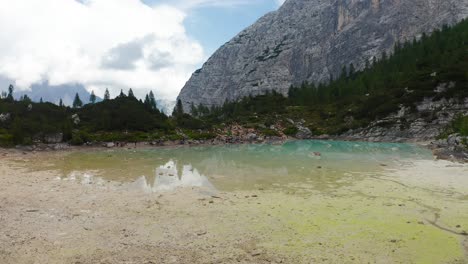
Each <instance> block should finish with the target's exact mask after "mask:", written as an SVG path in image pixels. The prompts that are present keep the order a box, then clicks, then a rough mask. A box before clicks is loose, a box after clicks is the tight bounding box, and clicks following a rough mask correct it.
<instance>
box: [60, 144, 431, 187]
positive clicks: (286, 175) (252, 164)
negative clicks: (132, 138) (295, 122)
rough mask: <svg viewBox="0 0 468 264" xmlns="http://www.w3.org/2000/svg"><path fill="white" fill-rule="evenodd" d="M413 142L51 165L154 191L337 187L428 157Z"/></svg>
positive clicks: (236, 149)
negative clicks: (308, 185) (300, 185)
mask: <svg viewBox="0 0 468 264" xmlns="http://www.w3.org/2000/svg"><path fill="white" fill-rule="evenodd" d="M431 159H432V154H431V152H430V151H429V150H427V149H424V148H421V147H419V146H416V145H411V144H392V143H364V142H340V141H290V142H286V143H284V144H281V145H270V144H259V145H226V146H199V147H174V148H155V149H131V150H128V149H122V150H121V149H113V150H100V151H91V152H76V153H71V154H69V155H67V156H65V157H64V158H63V159H61V160H60V161H58V162H56V163H55V164H54V167H55V168H58V169H60V170H61V171H62V173H63V175H64V177H66V176H68V175H70V173H73V172H75V173H76V172H85V171H86V172H89V173H90V174H92V175H93V176H99V177H102V178H103V179H105V180H114V181H120V182H132V181H138V182H140V183H141V184H144V185H148V186H147V187H149V186H150V187H151V188H152V189H153V190H155V191H157V190H169V189H172V188H174V187H179V186H188V187H190V186H204V187H209V188H213V189H216V190H221V191H232V190H248V189H258V188H264V189H265V188H267V189H268V188H277V187H284V186H286V185H290V184H293V183H301V182H307V181H309V182H313V183H314V184H313V186H315V187H316V188H317V189H321V190H323V189H327V188H336V187H337V186H340V185H343V184H347V182H348V181H347V180H351V178H353V180H356V177H364V176H365V175H366V174H368V173H374V174H375V173H378V172H379V171H381V170H382V169H388V168H391V167H400V166H404V164H405V162H407V161H408V160H431Z"/></svg>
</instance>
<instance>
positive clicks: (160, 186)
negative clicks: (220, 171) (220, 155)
mask: <svg viewBox="0 0 468 264" xmlns="http://www.w3.org/2000/svg"><path fill="white" fill-rule="evenodd" d="M61 180H65V181H73V182H79V183H81V184H83V185H86V184H95V185H104V184H105V180H104V179H103V178H102V177H96V176H95V175H94V174H93V172H83V173H82V172H79V171H73V172H71V173H70V174H68V175H67V176H66V177H64V178H61ZM128 186H129V187H130V188H131V189H136V190H140V191H143V192H146V193H151V192H162V191H172V190H175V189H177V188H186V187H198V188H203V189H204V190H208V191H215V190H216V189H215V187H214V186H213V185H212V184H211V183H210V181H209V180H208V178H206V177H205V176H204V175H201V174H200V173H199V172H198V171H197V170H196V169H194V168H193V167H192V166H191V165H184V166H183V167H182V173H181V174H179V171H178V169H177V165H176V163H175V162H174V161H172V160H171V161H169V162H167V163H166V164H165V165H163V166H159V167H158V168H157V169H156V170H155V173H154V176H153V177H148V176H141V177H139V178H138V179H137V180H135V181H134V182H132V183H130V184H129V185H128Z"/></svg>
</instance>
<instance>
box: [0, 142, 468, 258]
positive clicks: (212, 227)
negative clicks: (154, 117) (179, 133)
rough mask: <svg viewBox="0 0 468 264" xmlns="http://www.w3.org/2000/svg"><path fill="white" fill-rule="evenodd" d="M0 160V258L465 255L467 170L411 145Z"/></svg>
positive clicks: (15, 155)
mask: <svg viewBox="0 0 468 264" xmlns="http://www.w3.org/2000/svg"><path fill="white" fill-rule="evenodd" d="M288 144H289V145H288ZM366 153H370V154H369V155H368V154H366ZM195 154H196V155H195ZM0 155H1V161H2V162H1V163H0V201H1V203H0V222H1V223H2V225H0V234H1V235H0V259H3V260H4V262H5V263H311V262H312V263H368V262H370V263H466V261H467V260H468V256H467V252H468V251H467V248H466V247H467V238H468V237H467V235H466V232H467V231H468V176H467V175H468V166H467V165H465V164H456V163H451V162H447V161H434V160H432V157H431V156H430V154H428V153H427V152H426V151H425V150H422V149H420V148H418V147H415V146H412V145H405V144H397V145H385V144H384V145H380V144H367V143H346V144H344V145H343V144H341V143H338V144H336V145H334V144H331V145H327V143H324V142H309V143H306V144H303V143H299V142H292V143H287V144H286V145H281V146H269V145H265V146H263V145H262V146H255V145H254V146H248V145H246V146H231V147H228V148H225V147H201V148H191V149H188V148H175V149H168V150H135V151H133V150H132V151H129V150H125V151H123V150H122V151H116V150H110V151H103V150H97V151H87V152H83V151H74V152H50V153H27V154H23V153H21V152H15V151H7V152H5V151H3V152H2V153H0ZM340 161H341V162H340ZM171 175H172V176H171Z"/></svg>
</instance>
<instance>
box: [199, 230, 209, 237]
mask: <svg viewBox="0 0 468 264" xmlns="http://www.w3.org/2000/svg"><path fill="white" fill-rule="evenodd" d="M206 233H207V232H206V231H199V232H197V236H204V235H206Z"/></svg>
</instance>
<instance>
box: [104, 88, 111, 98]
mask: <svg viewBox="0 0 468 264" xmlns="http://www.w3.org/2000/svg"><path fill="white" fill-rule="evenodd" d="M105 100H110V93H109V89H107V88H106V92H104V101H105Z"/></svg>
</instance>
